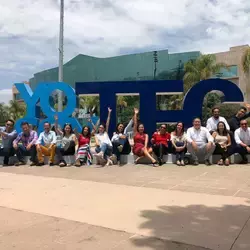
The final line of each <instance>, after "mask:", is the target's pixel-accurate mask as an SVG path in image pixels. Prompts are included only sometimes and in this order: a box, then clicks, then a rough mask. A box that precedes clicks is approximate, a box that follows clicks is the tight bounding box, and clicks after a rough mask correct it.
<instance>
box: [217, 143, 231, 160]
mask: <svg viewBox="0 0 250 250" xmlns="http://www.w3.org/2000/svg"><path fill="white" fill-rule="evenodd" d="M215 146H216V147H215V150H214V153H213V154H214V155H221V159H222V160H223V161H224V160H225V159H226V158H228V157H229V156H230V155H231V154H232V153H231V151H232V149H231V147H228V148H227V150H226V151H225V149H224V148H222V147H221V145H220V144H219V143H216V144H215Z"/></svg>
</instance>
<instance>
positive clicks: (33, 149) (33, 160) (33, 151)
mask: <svg viewBox="0 0 250 250" xmlns="http://www.w3.org/2000/svg"><path fill="white" fill-rule="evenodd" d="M28 152H29V154H30V161H31V164H32V163H37V157H36V146H35V145H32V147H31V148H30V150H29V151H28Z"/></svg>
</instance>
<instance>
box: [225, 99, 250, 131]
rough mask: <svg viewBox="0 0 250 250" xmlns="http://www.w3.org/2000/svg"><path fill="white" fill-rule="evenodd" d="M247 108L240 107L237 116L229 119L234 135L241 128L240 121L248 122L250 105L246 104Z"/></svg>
mask: <svg viewBox="0 0 250 250" xmlns="http://www.w3.org/2000/svg"><path fill="white" fill-rule="evenodd" d="M245 106H246V107H244V106H242V107H240V109H239V110H238V112H237V113H236V115H234V116H233V117H232V118H231V119H229V121H228V124H229V126H230V130H231V131H232V132H233V133H234V132H235V130H236V129H238V128H240V121H242V120H246V119H247V118H248V117H250V112H248V113H247V110H250V104H248V103H245Z"/></svg>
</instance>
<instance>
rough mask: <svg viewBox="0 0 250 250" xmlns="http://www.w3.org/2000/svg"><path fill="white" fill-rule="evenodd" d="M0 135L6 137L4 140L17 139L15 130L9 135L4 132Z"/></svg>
mask: <svg viewBox="0 0 250 250" xmlns="http://www.w3.org/2000/svg"><path fill="white" fill-rule="evenodd" d="M0 135H2V136H3V137H6V138H10V139H11V138H16V137H17V132H16V130H13V131H12V132H11V133H6V132H3V131H2V132H0Z"/></svg>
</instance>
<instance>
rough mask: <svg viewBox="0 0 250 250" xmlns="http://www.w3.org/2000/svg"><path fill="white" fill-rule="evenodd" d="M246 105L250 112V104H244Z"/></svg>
mask: <svg viewBox="0 0 250 250" xmlns="http://www.w3.org/2000/svg"><path fill="white" fill-rule="evenodd" d="M244 105H245V106H246V108H247V109H248V110H250V104H249V103H246V102H244Z"/></svg>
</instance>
